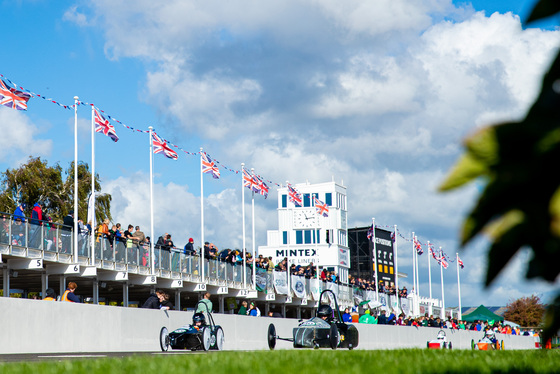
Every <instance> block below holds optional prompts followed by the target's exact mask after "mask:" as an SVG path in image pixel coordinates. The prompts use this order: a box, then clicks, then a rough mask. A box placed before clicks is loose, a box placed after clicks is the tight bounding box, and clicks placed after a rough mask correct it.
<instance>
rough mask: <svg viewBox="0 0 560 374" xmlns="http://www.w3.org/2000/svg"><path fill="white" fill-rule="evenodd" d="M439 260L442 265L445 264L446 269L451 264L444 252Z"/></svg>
mask: <svg viewBox="0 0 560 374" xmlns="http://www.w3.org/2000/svg"><path fill="white" fill-rule="evenodd" d="M438 262H439V263H440V265H441V266H443V268H444V269H447V267H448V266H449V263H448V262H447V259H446V258H445V255H444V254H443V252H442V253H441V257H440V258H439V260H438Z"/></svg>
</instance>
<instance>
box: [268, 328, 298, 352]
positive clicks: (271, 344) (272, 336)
mask: <svg viewBox="0 0 560 374" xmlns="http://www.w3.org/2000/svg"><path fill="white" fill-rule="evenodd" d="M267 339H268V348H270V349H274V348H275V347H276V327H274V324H273V323H271V324H270V325H268V336H267ZM294 346H295V342H294Z"/></svg>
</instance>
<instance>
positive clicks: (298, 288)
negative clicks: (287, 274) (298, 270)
mask: <svg viewBox="0 0 560 374" xmlns="http://www.w3.org/2000/svg"><path fill="white" fill-rule="evenodd" d="M304 281H305V278H304V277H298V276H296V275H292V290H293V291H294V295H295V296H296V297H299V298H300V299H303V298H305V297H306V296H307V295H306V293H305V283H304Z"/></svg>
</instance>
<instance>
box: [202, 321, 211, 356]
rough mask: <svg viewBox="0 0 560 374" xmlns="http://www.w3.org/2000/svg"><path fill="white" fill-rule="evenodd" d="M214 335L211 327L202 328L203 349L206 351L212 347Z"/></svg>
mask: <svg viewBox="0 0 560 374" xmlns="http://www.w3.org/2000/svg"><path fill="white" fill-rule="evenodd" d="M211 340H212V334H211V333H210V327H208V326H204V327H203V328H202V349H204V350H205V351H207V350H209V349H210V346H211V345H212V342H211Z"/></svg>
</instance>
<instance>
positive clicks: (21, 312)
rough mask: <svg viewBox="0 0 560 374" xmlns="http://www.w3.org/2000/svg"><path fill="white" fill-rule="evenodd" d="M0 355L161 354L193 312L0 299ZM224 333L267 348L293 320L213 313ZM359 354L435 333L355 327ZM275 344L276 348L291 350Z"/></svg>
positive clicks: (421, 344)
mask: <svg viewBox="0 0 560 374" xmlns="http://www.w3.org/2000/svg"><path fill="white" fill-rule="evenodd" d="M0 311H1V316H2V324H1V326H2V327H1V336H2V337H1V338H0V352H1V353H4V354H6V353H57V352H111V351H117V352H118V351H159V350H160V347H159V340H158V338H159V332H160V329H161V328H162V327H163V326H166V327H167V328H168V329H169V330H170V331H172V330H174V329H176V328H178V327H180V326H183V325H185V324H187V323H190V321H191V318H192V312H180V311H169V312H167V311H161V310H147V309H136V308H120V307H112V306H102V305H86V304H73V303H65V302H49V301H40V300H28V299H15V298H4V297H2V298H0ZM214 319H215V321H216V324H218V325H221V326H222V328H223V329H224V334H225V340H226V341H225V347H224V348H225V349H227V350H254V349H268V345H267V342H266V334H267V328H268V325H269V324H270V323H271V322H273V323H274V324H275V326H276V331H277V333H278V335H279V336H282V337H291V335H292V328H293V327H294V326H296V325H297V320H294V319H280V318H266V317H259V318H256V317H247V316H237V315H229V314H214ZM357 327H358V330H359V333H360V344H359V347H358V348H357V349H394V348H413V347H416V348H425V347H426V342H427V341H428V340H432V339H435V337H436V334H437V332H438V330H437V329H434V328H427V327H426V328H422V327H421V328H414V327H408V326H406V327H405V326H381V325H379V326H378V325H360V324H358V325H357ZM447 332H448V340H449V341H451V342H452V343H453V348H457V349H458V348H461V349H470V347H471V340H472V339H474V340H475V341H478V339H480V338H481V337H482V334H481V333H480V332H478V333H471V332H468V331H447ZM498 336H499V339H500V340H503V341H504V346H505V348H506V349H534V347H535V342H534V338H533V337H524V336H507V335H503V336H502V335H498ZM289 348H291V344H290V343H289V342H282V341H278V342H277V349H289Z"/></svg>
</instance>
